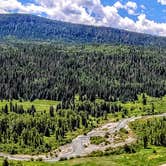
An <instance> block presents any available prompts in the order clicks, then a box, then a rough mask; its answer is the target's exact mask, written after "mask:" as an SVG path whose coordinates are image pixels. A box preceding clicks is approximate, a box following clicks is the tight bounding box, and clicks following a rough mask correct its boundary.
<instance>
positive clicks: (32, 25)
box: [0, 14, 166, 46]
mask: <svg viewBox="0 0 166 166" xmlns="http://www.w3.org/2000/svg"><path fill="white" fill-rule="evenodd" d="M7 36H14V37H16V38H19V39H30V40H58V41H59V40H61V41H65V42H77V43H111V44H130V45H157V46H166V38H165V37H157V36H151V35H147V34H140V33H135V32H129V31H125V30H119V29H114V28H106V27H94V26H86V25H78V24H71V23H66V22H61V21H53V20H49V19H46V18H42V17H38V16H33V15H26V14H0V38H4V37H7Z"/></svg>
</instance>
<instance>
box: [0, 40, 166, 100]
mask: <svg viewBox="0 0 166 166" xmlns="http://www.w3.org/2000/svg"><path fill="white" fill-rule="evenodd" d="M165 64H166V50H165V49H161V48H144V47H134V46H131V47H130V46H110V45H88V46H87V45H80V46H78V45H77V46H74V45H73V46H71V45H70V46H66V45H65V46H64V45H60V44H59V45H58V44H39V43H38V44H35V43H32V44H31V43H29V44H27V43H24V44H22V43H18V44H14V45H13V46H10V45H1V46H0V72H1V77H0V82H1V84H0V97H1V98H2V99H19V98H23V99H25V100H28V99H30V100H34V99H36V98H39V99H51V100H61V101H70V100H71V99H73V98H74V96H75V95H76V94H79V95H80V97H81V98H88V99H90V100H94V99H95V98H102V99H105V100H107V101H108V100H109V101H114V100H119V99H120V100H124V101H126V100H134V99H136V98H137V95H138V94H139V93H147V94H148V95H151V96H156V97H160V96H163V95H165V94H166V65H165Z"/></svg>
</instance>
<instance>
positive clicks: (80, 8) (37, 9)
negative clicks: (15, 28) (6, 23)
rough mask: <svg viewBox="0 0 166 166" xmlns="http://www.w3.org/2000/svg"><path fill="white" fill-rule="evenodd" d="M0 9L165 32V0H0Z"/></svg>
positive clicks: (73, 21)
mask: <svg viewBox="0 0 166 166" xmlns="http://www.w3.org/2000/svg"><path fill="white" fill-rule="evenodd" d="M0 13H27V14H34V15H38V16H43V17H46V18H49V19H54V20H61V21H66V22H72V23H79V24H87V25H95V26H106V27H114V28H119V29H125V30H129V31H135V32H141V33H148V34H152V35H158V36H166V0H0Z"/></svg>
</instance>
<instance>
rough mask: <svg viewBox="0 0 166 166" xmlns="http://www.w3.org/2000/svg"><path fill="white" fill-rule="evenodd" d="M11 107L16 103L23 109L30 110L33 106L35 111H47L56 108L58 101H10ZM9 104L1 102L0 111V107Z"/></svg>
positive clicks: (8, 102)
mask: <svg viewBox="0 0 166 166" xmlns="http://www.w3.org/2000/svg"><path fill="white" fill-rule="evenodd" d="M12 103H13V105H15V104H16V103H17V105H22V106H23V108H24V109H28V108H31V106H32V105H34V106H35V108H36V110H37V111H44V110H45V111H49V108H50V106H54V107H56V106H57V105H58V104H59V103H60V101H53V100H39V99H37V100H34V101H32V102H31V101H19V100H12ZM6 104H7V105H8V106H9V104H10V101H8V100H1V101H0V109H2V107H5V105H6Z"/></svg>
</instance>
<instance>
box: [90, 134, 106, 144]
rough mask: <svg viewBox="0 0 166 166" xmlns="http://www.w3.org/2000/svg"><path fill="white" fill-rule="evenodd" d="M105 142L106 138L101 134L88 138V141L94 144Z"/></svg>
mask: <svg viewBox="0 0 166 166" xmlns="http://www.w3.org/2000/svg"><path fill="white" fill-rule="evenodd" d="M104 142H106V139H105V138H104V137H101V136H94V137H91V138H90V143H91V144H95V145H99V144H101V143H104Z"/></svg>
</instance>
